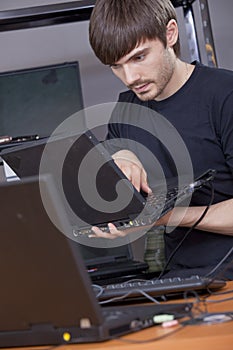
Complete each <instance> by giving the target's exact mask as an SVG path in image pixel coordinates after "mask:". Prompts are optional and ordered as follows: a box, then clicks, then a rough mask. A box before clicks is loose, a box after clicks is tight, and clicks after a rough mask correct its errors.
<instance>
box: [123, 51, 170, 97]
mask: <svg viewBox="0 0 233 350" xmlns="http://www.w3.org/2000/svg"><path fill="white" fill-rule="evenodd" d="M175 60H176V58H174V56H173V55H171V53H170V51H169V50H168V49H167V48H166V49H165V50H164V54H163V57H162V64H161V65H160V70H159V72H158V73H157V77H156V78H154V79H151V80H149V79H144V80H143V79H142V80H138V81H137V82H135V83H134V84H132V85H129V86H128V88H129V89H130V90H132V91H133V92H134V93H135V94H136V95H137V97H138V98H139V99H140V100H141V101H149V100H156V99H159V96H160V95H161V94H162V93H163V92H164V90H165V89H166V87H167V85H168V84H169V82H170V80H171V78H172V76H173V73H174V70H175ZM152 74H153V72H152ZM145 84H150V87H149V89H148V90H146V91H142V92H137V91H136V89H135V88H136V87H137V86H142V85H145Z"/></svg>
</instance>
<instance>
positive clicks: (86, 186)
mask: <svg viewBox="0 0 233 350" xmlns="http://www.w3.org/2000/svg"><path fill="white" fill-rule="evenodd" d="M0 155H1V157H2V158H3V159H4V161H5V162H6V163H7V164H8V165H9V166H10V167H11V168H12V170H13V171H14V172H15V173H16V174H17V175H18V176H19V177H20V178H24V177H26V176H33V175H38V174H39V173H40V174H43V173H50V174H52V175H53V176H54V179H55V181H56V185H57V187H58V190H59V193H60V195H61V197H62V200H63V204H64V206H65V208H66V210H67V214H68V217H69V220H70V223H71V225H72V227H73V236H74V238H75V239H77V240H78V241H79V242H80V243H83V244H88V245H89V243H88V242H89V241H90V240H89V241H88V240H86V237H88V235H89V234H90V233H91V232H92V231H91V227H92V226H93V225H95V226H99V227H100V228H101V229H102V230H108V227H107V223H109V222H112V223H114V224H115V225H116V226H117V227H119V228H120V229H121V230H123V229H130V228H138V227H142V232H143V233H145V230H144V231H143V226H145V227H146V229H147V228H148V226H152V223H153V222H155V221H156V220H157V219H158V218H160V217H161V216H162V215H164V214H165V213H167V212H168V211H169V210H171V209H172V208H173V207H174V205H175V204H178V203H181V202H182V203H185V201H188V200H190V198H191V195H192V193H193V192H194V191H195V190H196V189H198V188H199V187H201V186H202V185H203V184H205V183H206V182H208V181H210V180H211V179H212V178H213V176H214V171H213V170H209V171H207V172H206V173H205V174H203V175H201V176H200V177H199V178H197V179H192V181H191V182H187V183H185V184H184V185H183V186H182V187H176V186H177V183H176V185H174V183H173V181H171V183H169V184H168V185H167V183H164V182H161V183H158V185H157V186H156V188H153V191H154V195H150V196H148V197H145V196H144V195H143V194H142V193H139V192H138V191H137V190H136V189H135V188H134V187H133V185H132V184H131V182H130V181H129V180H128V179H127V178H126V177H125V176H124V174H123V173H122V172H121V170H120V169H119V168H118V166H117V165H116V164H115V162H114V161H113V159H112V158H111V156H110V155H109V153H108V151H107V150H106V149H105V147H104V146H103V145H102V144H101V143H100V142H99V141H98V140H97V139H96V138H95V136H94V135H93V133H92V132H91V131H87V132H85V133H83V134H81V135H69V136H57V137H56V136H55V137H53V138H50V139H42V140H37V141H34V142H30V143H27V144H25V145H20V146H18V147H11V148H8V149H5V150H3V151H2V152H1V154H0ZM189 181H190V179H189ZM141 234H142V233H141V232H140V230H139V234H138V237H140V235H141ZM136 235H137V233H134V238H133V239H135V237H137V236H136ZM128 239H129V240H130V238H128ZM107 241H108V240H106V242H105V244H108V243H107ZM112 241H113V240H112ZM115 241H116V242H117V240H115ZM93 242H94V241H93ZM125 243H126V242H125ZM111 244H112V246H114V243H113V242H112V243H111ZM90 245H91V243H90ZM119 245H121V244H120V243H119V244H118V242H117V243H116V245H115V246H119ZM100 246H101V245H100Z"/></svg>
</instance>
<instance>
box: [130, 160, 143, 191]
mask: <svg viewBox="0 0 233 350" xmlns="http://www.w3.org/2000/svg"><path fill="white" fill-rule="evenodd" d="M141 181H142V179H141V169H140V168H139V167H138V166H136V165H132V167H131V183H132V185H133V186H134V187H135V188H136V190H137V191H138V192H140V188H141Z"/></svg>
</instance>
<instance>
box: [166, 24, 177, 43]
mask: <svg viewBox="0 0 233 350" xmlns="http://www.w3.org/2000/svg"><path fill="white" fill-rule="evenodd" d="M178 36H179V31H178V25H177V22H176V20H174V19H171V20H170V21H169V22H168V24H167V33H166V37H167V46H168V47H173V46H174V45H175V44H176V42H177V40H178Z"/></svg>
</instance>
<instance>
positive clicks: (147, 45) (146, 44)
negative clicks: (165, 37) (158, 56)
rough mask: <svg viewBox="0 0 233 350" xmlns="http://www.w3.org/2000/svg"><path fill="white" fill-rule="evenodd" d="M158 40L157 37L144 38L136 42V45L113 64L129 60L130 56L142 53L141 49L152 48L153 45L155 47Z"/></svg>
mask: <svg viewBox="0 0 233 350" xmlns="http://www.w3.org/2000/svg"><path fill="white" fill-rule="evenodd" d="M159 43H160V41H159V40H158V39H153V40H149V39H145V40H143V41H141V42H139V43H138V44H137V46H136V47H135V48H134V49H133V50H131V51H130V52H129V53H128V54H127V55H125V56H123V57H122V58H120V59H119V60H118V61H117V62H115V64H123V63H126V62H127V61H129V60H130V59H131V58H132V57H134V56H136V55H137V54H141V53H143V51H145V50H148V49H152V48H153V47H156V45H158V44H159Z"/></svg>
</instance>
